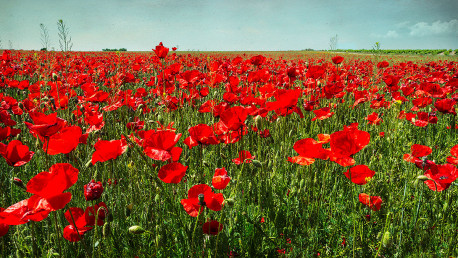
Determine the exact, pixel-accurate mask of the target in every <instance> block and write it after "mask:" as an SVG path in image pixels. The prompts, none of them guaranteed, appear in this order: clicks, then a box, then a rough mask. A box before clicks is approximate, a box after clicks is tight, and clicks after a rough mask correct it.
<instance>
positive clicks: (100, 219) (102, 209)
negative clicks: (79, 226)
mask: <svg viewBox="0 0 458 258" xmlns="http://www.w3.org/2000/svg"><path fill="white" fill-rule="evenodd" d="M85 212H86V213H87V214H88V215H87V216H88V224H87V225H88V226H94V225H95V218H96V217H97V226H103V224H104V220H105V218H106V216H107V215H108V208H107V205H106V204H105V203H104V202H100V203H98V204H95V205H94V206H89V207H87V208H86V211H85Z"/></svg>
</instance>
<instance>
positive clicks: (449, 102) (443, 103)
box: [434, 99, 456, 115]
mask: <svg viewBox="0 0 458 258" xmlns="http://www.w3.org/2000/svg"><path fill="white" fill-rule="evenodd" d="M455 104H456V101H455V100H454V99H440V100H438V101H436V103H434V107H436V108H437V110H438V111H439V112H441V113H444V114H452V115H456V111H455V107H454V106H455Z"/></svg>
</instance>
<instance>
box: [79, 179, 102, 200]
mask: <svg viewBox="0 0 458 258" xmlns="http://www.w3.org/2000/svg"><path fill="white" fill-rule="evenodd" d="M102 193H103V185H102V183H100V181H99V182H95V180H94V179H92V180H91V182H89V183H88V184H86V185H84V198H85V199H86V201H92V200H97V199H99V198H100V196H102Z"/></svg>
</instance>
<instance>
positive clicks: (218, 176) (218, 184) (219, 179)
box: [212, 168, 231, 190]
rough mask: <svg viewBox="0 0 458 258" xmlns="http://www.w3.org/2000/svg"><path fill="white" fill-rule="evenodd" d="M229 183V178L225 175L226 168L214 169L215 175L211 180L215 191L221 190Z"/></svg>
mask: <svg viewBox="0 0 458 258" xmlns="http://www.w3.org/2000/svg"><path fill="white" fill-rule="evenodd" d="M230 181H231V178H230V177H229V176H228V175H227V171H226V168H217V169H215V174H214V175H213V178H212V185H213V187H214V188H215V189H218V190H223V189H224V188H226V186H227V185H228V184H229V182H230Z"/></svg>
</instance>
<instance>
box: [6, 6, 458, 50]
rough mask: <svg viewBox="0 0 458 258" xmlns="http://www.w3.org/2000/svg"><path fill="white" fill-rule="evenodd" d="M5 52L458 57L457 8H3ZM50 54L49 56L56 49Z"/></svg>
mask: <svg viewBox="0 0 458 258" xmlns="http://www.w3.org/2000/svg"><path fill="white" fill-rule="evenodd" d="M0 6H1V7H0V40H1V45H0V48H11V47H12V48H14V49H25V50H39V49H41V48H42V43H41V29H40V23H43V24H44V25H45V26H46V28H47V30H48V31H49V37H50V43H51V46H52V48H54V49H55V50H60V48H59V37H58V30H57V21H58V20H59V19H62V20H63V22H64V24H66V25H67V26H68V28H69V35H70V36H71V40H72V43H73V48H72V50H75V51H100V50H102V49H104V48H111V49H113V48H116V49H118V48H126V49H127V50H129V51H150V50H151V49H152V48H154V47H155V46H156V45H157V44H158V43H159V42H163V44H164V46H166V47H170V48H171V47H178V50H183V51H187V50H195V51H197V50H199V51H235V50H245V51H251V50H253V51H275V50H303V49H309V48H311V49H315V50H326V49H329V48H330V40H331V38H333V37H335V36H336V35H337V48H339V49H372V48H373V46H374V44H375V42H379V43H380V46H381V48H382V49H458V12H457V10H458V1H457V0H436V1H434V0H383V1H381V0H380V1H379V0H377V1H375V0H345V1H343V0H341V1H338V0H316V1H310V0H302V1H301V0H278V1H277V0H270V1H269V0H193V1H188V0H181V1H178V0H149V1H148V0H129V1H127V0H123V1H121V0H79V1H76V0H59V1H58V0H55V1H52V0H40V1H37V0H0ZM52 48H51V49H52Z"/></svg>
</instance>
